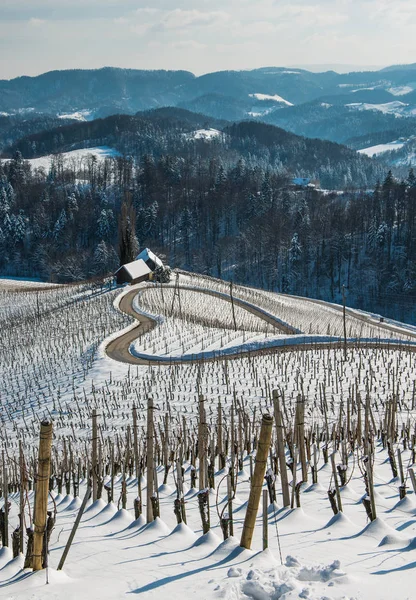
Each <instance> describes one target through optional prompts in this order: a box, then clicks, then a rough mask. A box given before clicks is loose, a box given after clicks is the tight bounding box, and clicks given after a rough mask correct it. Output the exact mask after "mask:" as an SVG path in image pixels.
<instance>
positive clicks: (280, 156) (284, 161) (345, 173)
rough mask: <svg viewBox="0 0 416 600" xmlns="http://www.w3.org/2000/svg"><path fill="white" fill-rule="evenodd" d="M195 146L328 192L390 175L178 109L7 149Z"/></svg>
mask: <svg viewBox="0 0 416 600" xmlns="http://www.w3.org/2000/svg"><path fill="white" fill-rule="evenodd" d="M218 128H220V129H221V130H220V131H219V130H218ZM214 134H215V135H214ZM193 144H196V145H197V148H198V151H199V152H200V153H201V154H203V155H204V156H210V157H211V158H212V159H214V160H216V161H221V162H223V163H224V164H230V163H232V162H233V161H235V157H236V156H240V157H241V158H243V159H244V160H247V161H248V162H250V163H251V164H253V163H256V162H258V163H259V164H263V162H266V163H267V164H268V165H269V168H270V169H271V170H274V171H276V172H277V173H279V174H284V175H285V176H289V177H290V176H292V177H305V178H310V179H316V180H319V181H320V183H321V185H322V187H325V188H331V189H337V188H343V187H346V186H347V187H354V188H357V187H364V188H367V187H368V186H371V185H375V183H376V182H377V180H379V179H382V178H384V176H385V173H386V166H385V164H384V163H383V162H379V161H376V160H372V159H371V158H368V157H367V156H362V155H360V154H358V153H357V152H355V151H354V150H352V149H350V148H347V147H346V146H342V145H340V144H336V143H333V142H330V141H326V140H319V139H307V138H304V137H301V136H298V135H295V134H293V133H291V132H289V131H285V130H284V129H281V128H279V127H275V126H273V125H268V124H266V123H261V122H256V121H243V122H240V123H237V124H230V123H227V122H224V121H219V120H216V119H210V118H209V117H207V116H206V115H201V114H195V113H191V112H189V111H186V110H184V109H178V108H163V109H155V110H152V111H147V112H144V113H140V114H138V115H136V116H131V115H112V116H110V117H107V118H105V119H96V120H94V121H89V122H82V121H81V122H75V123H72V124H70V125H66V126H64V127H59V128H56V129H52V130H49V131H43V132H40V133H35V134H33V135H29V136H26V137H24V138H22V139H20V140H18V141H17V142H15V143H14V144H13V145H12V146H10V147H9V148H7V149H6V150H5V152H4V157H13V156H14V155H15V153H16V151H19V152H21V153H22V155H23V157H24V158H27V159H32V158H35V157H38V156H44V155H49V154H52V153H53V154H56V153H64V152H69V151H72V150H75V149H80V148H93V147H97V146H98V147H103V146H106V147H110V148H113V149H115V150H117V152H118V153H119V154H121V155H125V156H130V157H131V158H133V159H135V160H140V158H141V157H142V156H143V155H146V154H149V155H152V156H154V157H155V158H158V157H161V156H164V155H167V154H171V155H174V156H176V157H181V156H182V157H184V158H185V157H187V156H189V151H190V148H191V147H192V146H191V145H193Z"/></svg>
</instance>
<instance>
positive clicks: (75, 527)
mask: <svg viewBox="0 0 416 600" xmlns="http://www.w3.org/2000/svg"><path fill="white" fill-rule="evenodd" d="M90 496H91V487H90V484H89V483H88V485H87V491H86V492H85V496H84V499H83V501H82V504H81V506H80V509H79V511H78V514H77V518H76V519H75V523H74V526H73V527H72V531H71V533H70V536H69V538H68V541H67V543H66V546H65V550H64V552H63V554H62V556H61V560H60V561H59V565H58V571H61V570H62V568H63V566H64V562H65V560H66V557H67V556H68V552H69V549H70V547H71V544H72V542H73V541H74V537H75V534H76V532H77V529H78V525H79V524H80V521H81V517H82V515H83V514H84V510H85V507H86V506H87V502H88V500H89V499H90Z"/></svg>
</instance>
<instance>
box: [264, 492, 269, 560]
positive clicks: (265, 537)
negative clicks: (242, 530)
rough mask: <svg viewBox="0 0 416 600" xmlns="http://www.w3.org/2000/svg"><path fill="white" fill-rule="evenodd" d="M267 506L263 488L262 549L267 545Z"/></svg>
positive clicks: (266, 493)
mask: <svg viewBox="0 0 416 600" xmlns="http://www.w3.org/2000/svg"><path fill="white" fill-rule="evenodd" d="M267 508H268V492H267V490H263V550H266V548H268V547H269V532H268V527H267V525H268V522H267V517H268V514H267Z"/></svg>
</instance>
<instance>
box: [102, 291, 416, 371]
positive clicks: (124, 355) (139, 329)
mask: <svg viewBox="0 0 416 600" xmlns="http://www.w3.org/2000/svg"><path fill="white" fill-rule="evenodd" d="M151 287H153V286H145V287H141V288H139V289H137V288H136V289H133V290H131V291H130V292H128V293H127V294H125V295H124V296H123V297H122V298H121V300H120V303H119V309H120V311H121V312H123V313H125V314H126V315H129V316H131V317H133V318H134V319H136V321H137V324H136V326H135V327H133V328H131V329H129V330H128V331H126V332H125V333H121V334H120V336H119V337H117V338H115V339H113V340H111V341H110V342H109V343H108V345H107V346H106V353H107V355H108V356H109V357H110V358H112V359H113V360H116V361H118V362H122V363H127V364H132V365H147V366H149V365H160V366H169V365H183V364H190V363H195V362H210V361H215V360H219V359H220V360H221V359H223V360H224V359H234V358H241V357H243V356H248V355H249V356H254V355H261V354H270V353H276V352H290V351H293V350H299V351H306V350H312V349H316V348H317V347H319V348H335V349H336V348H343V347H344V342H343V340H342V339H340V338H334V341H328V339H325V340H323V341H322V342H319V341H317V340H314V341H310V337H311V336H305V339H304V341H303V342H301V343H299V338H296V341H295V340H293V341H291V340H290V338H287V339H285V340H284V343H283V344H282V343H281V342H276V345H273V346H267V347H265V348H257V349H255V350H253V349H244V348H242V349H241V350H239V351H238V352H233V353H229V354H225V353H220V352H218V353H216V354H215V355H213V354H212V353H205V354H206V355H205V356H204V353H202V355H198V356H192V355H184V356H183V357H179V358H178V357H160V356H154V357H153V356H149V355H146V357H141V356H135V355H133V354H132V353H131V352H130V347H131V344H132V343H133V342H134V341H135V340H137V339H138V338H139V337H141V336H142V335H144V334H146V333H148V332H149V331H151V330H152V329H154V328H155V327H156V326H157V325H158V322H157V320H156V319H155V318H153V317H149V316H147V315H143V314H141V313H138V312H137V311H136V310H135V309H134V308H133V300H134V298H135V296H136V295H137V294H139V293H141V292H142V291H144V290H146V289H150V288H151ZM164 287H171V288H173V287H174V286H173V285H170V286H169V285H166V286H164ZM180 289H181V290H191V291H194V292H195V291H197V292H199V293H201V294H206V295H210V296H214V297H217V298H221V299H223V300H225V301H227V302H231V297H230V296H228V295H227V294H224V293H221V292H217V291H215V290H208V289H198V288H195V287H191V286H181V287H180ZM233 300H234V304H235V305H236V306H240V307H241V308H243V309H244V310H247V311H248V312H250V313H252V314H253V315H255V316H256V317H258V318H260V319H262V320H264V321H265V322H267V323H269V324H270V325H272V326H273V327H274V328H275V330H276V333H286V334H289V335H294V334H298V333H299V332H298V331H297V330H296V329H294V328H293V327H290V326H288V325H287V324H284V323H282V322H281V321H279V319H277V318H276V317H274V316H273V315H271V314H270V313H267V312H266V311H264V310H263V309H261V308H259V307H256V306H254V305H252V304H250V303H248V302H246V301H244V300H240V299H239V298H235V297H234V298H233ZM308 300H309V299H308ZM316 302H317V303H322V304H325V303H323V302H320V301H316ZM341 310H342V309H341ZM350 314H351V316H353V317H355V318H358V319H359V320H363V321H365V322H366V323H368V324H369V325H373V326H374V325H375V324H374V322H372V321H371V319H366V318H365V316H364V315H358V316H357V315H356V314H355V313H350ZM377 326H378V327H379V328H380V329H381V330H385V331H386V332H388V333H392V331H397V332H398V333H401V334H403V330H400V329H399V328H395V327H392V326H389V325H386V326H384V325H381V324H377ZM406 333H407V332H406ZM408 335H409V338H412V339H413V341H405V340H402V341H397V340H396V341H389V340H374V341H357V340H353V341H348V342H347V345H348V346H349V347H353V348H360V349H365V348H376V349H388V350H393V349H406V350H408V351H410V352H416V334H414V333H412V332H411V331H409V334H408ZM308 338H309V341H308ZM318 339H319V338H318Z"/></svg>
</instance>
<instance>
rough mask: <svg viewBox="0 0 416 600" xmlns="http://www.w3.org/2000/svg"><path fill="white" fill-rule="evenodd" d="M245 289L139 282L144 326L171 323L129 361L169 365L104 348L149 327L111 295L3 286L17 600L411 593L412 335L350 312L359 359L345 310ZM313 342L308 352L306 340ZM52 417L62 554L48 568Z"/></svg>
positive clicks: (5, 554)
mask: <svg viewBox="0 0 416 600" xmlns="http://www.w3.org/2000/svg"><path fill="white" fill-rule="evenodd" d="M198 289H199V290H200V292H199V291H198ZM207 290H210V291H211V292H213V293H214V292H215V294H217V295H212V294H211V295H210V294H207V293H206V291H207ZM175 292H176V293H175ZM177 292H179V293H177ZM230 292H231V290H230V286H229V284H227V283H225V282H222V281H219V280H213V279H209V278H202V277H199V276H194V275H190V274H181V275H180V286H179V288H178V289H175V287H173V286H172V287H163V286H156V285H154V286H149V285H148V284H147V286H146V285H143V284H140V285H139V286H137V295H136V296H135V299H134V303H133V309H134V311H135V312H136V313H137V314H138V318H139V319H140V312H141V311H142V312H143V313H144V314H146V315H153V316H154V317H157V320H156V323H155V325H154V327H153V328H152V329H151V330H149V331H148V332H147V333H144V334H143V335H141V336H139V337H138V339H137V340H136V341H135V342H134V343H133V345H132V347H131V348H130V351H131V353H132V354H133V355H136V356H140V355H143V354H144V355H146V356H148V357H150V358H151V359H153V360H154V362H153V363H152V362H149V364H137V365H127V364H123V363H121V362H116V361H114V360H112V359H111V358H110V357H109V356H108V355H107V353H106V346H107V344H108V340H109V339H114V338H116V337H117V336H120V333H118V334H117V333H116V332H120V330H124V331H125V330H127V329H131V328H132V326H133V325H132V321H133V320H132V319H131V317H128V316H127V315H125V314H124V313H123V312H122V311H121V310H120V308H118V306H119V299H118V300H117V301H116V298H117V296H118V295H119V291H116V290H111V289H110V287H109V285H108V284H107V283H105V282H104V283H103V284H101V285H95V286H90V285H87V284H85V285H73V286H55V287H50V288H49V287H46V288H42V287H41V286H36V284H34V285H33V287H32V288H30V287H28V286H27V285H26V286H24V287H21V288H20V287H19V286H18V285H17V284H16V287H13V288H11V287H10V285H9V286H8V289H7V290H6V286H3V289H2V287H1V285H0V325H1V331H2V343H1V346H0V369H1V382H2V384H1V391H0V394H1V396H0V399H1V403H2V407H3V410H2V414H1V419H2V427H1V432H0V433H1V441H2V472H1V492H2V496H3V499H2V500H1V501H0V505H3V510H2V513H1V515H2V521H1V532H2V541H3V546H4V547H3V548H2V549H1V550H0V597H8V598H13V599H14V598H16V599H17V598H57V597H60V596H61V595H62V594H65V595H66V597H68V598H83V597H89V598H121V597H124V596H125V595H126V594H128V593H136V594H141V595H142V596H143V597H146V598H147V597H148V598H164V597H166V596H168V595H170V596H171V597H173V598H175V597H179V596H181V597H185V598H188V597H189V598H190V597H192V596H194V595H196V594H198V595H199V597H201V598H227V599H229V600H234V599H240V598H241V599H245V598H251V599H253V600H263V599H266V598H271V599H278V598H283V599H285V600H286V599H292V598H334V599H335V598H375V597H377V598H386V599H387V598H407V597H408V598H410V597H412V595H411V591H410V590H411V584H412V569H413V564H414V558H413V557H412V554H413V553H412V550H413V548H414V547H415V543H416V542H415V540H416V533H415V525H416V518H415V515H416V502H415V490H414V487H413V483H412V482H413V481H414V480H413V470H412V467H413V465H414V462H415V451H416V444H415V435H416V430H415V414H416V396H415V375H414V373H415V354H414V346H413V343H414V335H415V334H414V331H413V330H412V328H410V327H406V326H404V325H402V324H394V323H391V324H390V323H387V324H386V323H380V322H379V320H378V319H377V318H376V317H373V316H369V315H363V314H360V313H356V312H353V311H349V310H347V311H346V318H345V326H346V331H347V336H348V344H347V346H346V349H345V347H344V346H343V345H342V344H341V346H340V347H339V346H332V345H331V343H330V340H331V338H333V339H336V340H341V341H342V340H343V333H344V320H343V313H342V307H341V308H340V307H337V306H332V305H323V304H322V303H316V302H313V301H310V300H307V299H301V298H293V297H289V296H283V295H277V294H272V293H267V292H263V291H261V290H253V289H250V288H242V287H238V286H235V287H234V289H233V290H232V295H233V298H234V299H235V302H236V304H235V306H234V304H233V303H232V302H231V301H230V300H231V296H230ZM244 303H245V304H244ZM114 304H115V305H114ZM252 307H255V308H256V310H257V312H256V313H253V312H252V310H251V309H252ZM266 317H267V319H269V320H265V319H266ZM282 327H285V328H286V333H285V332H284V331H283V330H282V329H281V328H282ZM287 331H292V333H288V332H287ZM305 336H308V339H312V338H313V340H314V343H313V344H310V345H309V346H308V348H307V349H305V348H304V347H303V345H302V343H299V344H298V346H296V345H292V346H290V343H291V340H293V339H295V338H299V339H300V338H305ZM106 340H107V341H106ZM360 340H373V341H375V342H377V343H378V345H377V344H376V345H375V346H374V347H369V346H367V345H366V344H364V343H363V344H361V343H360ZM382 340H383V341H384V342H383V344H381V343H380V342H381V341H382ZM283 341H284V342H285V343H286V344H287V345H288V346H287V347H285V351H284V352H281V351H278V349H279V347H280V346H279V345H281V343H282V342H283ZM387 341H389V343H391V346H389V344H388V343H387ZM247 344H249V345H250V344H251V346H250V347H251V351H250V352H246V353H241V354H240V355H238V356H236V357H234V358H232V359H231V358H227V357H226V356H225V354H226V352H227V350H229V349H230V348H243V347H244V345H247ZM265 344H269V345H271V347H270V348H269V349H268V350H267V351H263V350H264V345H265ZM273 344H277V345H276V346H273ZM289 346H290V347H289ZM259 350H262V351H259ZM345 351H346V354H345ZM204 352H214V358H213V357H212V356H211V358H210V360H206V361H205V360H197V359H195V357H197V356H199V355H200V354H201V353H204ZM222 353H224V356H221V354H222ZM184 356H185V358H186V361H184V362H183V364H180V363H177V362H175V361H172V364H163V362H162V359H164V358H165V359H166V357H173V358H174V359H175V358H176V359H177V358H178V357H184ZM192 357H194V359H192ZM265 414H269V415H271V417H272V419H273V421H272V426H271V430H270V436H271V437H270V441H269V442H268V444H267V457H266V463H265V464H264V465H263V466H264V471H265V472H264V473H263V474H262V473H260V476H261V479H260V485H261V487H262V489H261V494H260V496H261V498H260V503H259V506H258V511H257V516H256V519H255V526H254V536H253V540H252V542H251V544H250V546H251V548H250V549H247V544H245V546H246V547H242V546H241V545H240V543H241V541H242V540H241V536H242V532H243V528H244V527H246V525H247V519H248V516H247V515H249V514H250V511H251V505H250V508H249V503H250V502H251V501H252V494H251V493H250V490H251V491H253V488H254V483H253V482H255V478H256V470H258V469H259V468H260V466H261V465H262V464H263V463H262V462H261V461H260V460H257V461H256V458H258V453H259V452H260V449H261V443H260V442H261V435H262V430H261V423H262V415H265ZM42 420H46V421H49V422H52V423H53V440H52V453H51V463H50V479H49V481H48V482H47V483H48V488H49V497H48V510H49V512H50V514H49V516H48V524H49V526H48V535H47V536H46V537H47V538H48V539H47V543H46V540H44V547H45V546H46V545H47V548H48V551H49V554H48V555H45V556H43V557H42V562H43V565H44V566H45V564H46V563H47V565H48V568H47V569H45V570H41V571H35V572H33V573H32V568H31V567H32V566H33V548H31V543H32V542H33V524H34V522H35V523H36V516H35V517H34V514H33V513H34V503H35V499H34V488H35V487H36V485H37V481H38V480H40V479H41V478H40V477H39V468H40V466H39V463H38V447H39V430H40V423H41V421H42ZM259 448H260V449H259ZM264 475H265V478H264ZM89 485H91V487H92V497H91V498H90V499H88V500H86V502H87V504H86V506H85V511H84V512H83V514H82V517H81V521H80V525H79V527H78V529H77V531H76V533H75V537H74V541H73V542H72V545H71V546H70V548H69V552H68V556H67V557H66V559H65V564H64V566H63V569H59V570H58V566H59V563H60V561H61V559H62V555H63V552H64V548H65V545H66V543H67V541H68V539H69V537H70V533H71V530H72V529H73V526H74V522H75V520H76V517H77V515H78V514H79V511H80V507H81V504H82V501H83V499H84V497H85V495H86V492H87V487H88V489H89ZM6 492H7V494H6ZM5 495H7V498H6V499H5ZM5 502H6V504H5ZM5 506H7V507H8V510H5ZM243 526H244V527H243ZM246 532H247V529H246ZM243 545H244V544H243ZM45 561H46V563H45ZM25 565H26V567H25ZM46 580H48V581H49V583H50V585H48V586H46V585H45V582H46Z"/></svg>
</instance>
